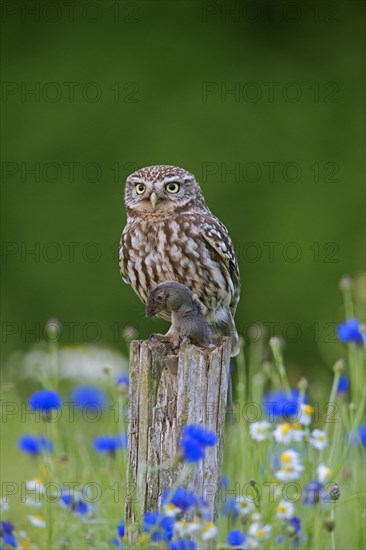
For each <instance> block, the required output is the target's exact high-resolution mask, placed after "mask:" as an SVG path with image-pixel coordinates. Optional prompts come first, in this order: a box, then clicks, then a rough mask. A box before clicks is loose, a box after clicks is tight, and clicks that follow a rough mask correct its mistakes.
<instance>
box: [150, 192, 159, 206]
mask: <svg viewBox="0 0 366 550" xmlns="http://www.w3.org/2000/svg"><path fill="white" fill-rule="evenodd" d="M150 202H151V204H152V207H153V208H155V206H156V203H157V202H158V196H157V194H156V193H155V191H153V192H152V193H151V195H150Z"/></svg>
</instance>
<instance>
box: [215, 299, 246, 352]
mask: <svg viewBox="0 0 366 550" xmlns="http://www.w3.org/2000/svg"><path fill="white" fill-rule="evenodd" d="M225 313H226V316H225V318H224V319H223V320H221V319H220V321H217V322H216V323H212V324H211V323H210V325H209V326H210V331H211V338H212V340H213V342H214V343H216V342H215V340H216V341H217V340H219V339H220V338H221V337H222V336H230V337H231V357H235V356H236V355H238V354H239V351H240V337H239V334H238V331H237V330H236V326H235V321H234V319H233V316H232V314H231V311H230V309H229V308H228V309H227V311H226V312H225ZM217 343H218V342H217Z"/></svg>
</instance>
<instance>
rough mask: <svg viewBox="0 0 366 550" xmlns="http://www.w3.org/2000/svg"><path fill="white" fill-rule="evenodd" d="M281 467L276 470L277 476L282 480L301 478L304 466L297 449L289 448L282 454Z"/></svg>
mask: <svg viewBox="0 0 366 550" xmlns="http://www.w3.org/2000/svg"><path fill="white" fill-rule="evenodd" d="M280 464H281V468H280V469H279V470H278V471H277V472H276V474H275V475H276V478H277V479H279V480H280V481H294V480H296V479H299V477H300V476H301V472H302V471H303V469H304V467H303V466H302V465H301V463H300V456H299V453H298V452H297V451H294V450H293V449H288V450H287V451H285V452H284V453H282V454H281V456H280Z"/></svg>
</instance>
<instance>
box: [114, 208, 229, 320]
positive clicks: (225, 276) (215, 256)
mask: <svg viewBox="0 0 366 550" xmlns="http://www.w3.org/2000/svg"><path fill="white" fill-rule="evenodd" d="M119 259H120V270H121V274H122V277H123V279H124V281H125V282H127V283H130V284H131V285H132V287H133V289H134V290H135V292H136V293H137V294H138V296H139V297H140V298H141V299H142V301H143V302H145V303H146V299H147V293H148V290H149V288H150V287H151V286H152V285H155V284H157V283H160V282H163V281H169V280H170V281H177V282H179V283H182V284H184V285H186V286H187V287H188V288H190V290H191V291H192V292H193V293H194V294H195V295H196V297H197V298H198V299H199V300H200V301H201V302H202V304H203V305H204V313H205V315H206V316H207V315H208V316H211V315H212V314H213V315H214V316H215V313H214V312H215V311H217V310H218V309H223V308H225V309H226V308H227V307H229V308H230V310H231V313H232V315H233V316H234V314H235V310H236V306H237V303H238V301H239V297H240V277H239V269H238V265H237V261H236V257H235V252H234V248H233V244H232V242H231V239H230V236H229V234H228V231H227V229H226V227H225V226H224V225H223V224H222V223H221V222H220V221H219V220H218V219H217V218H216V217H215V216H213V214H212V213H211V212H210V211H209V210H208V209H207V210H206V211H202V210H200V211H197V212H191V213H187V212H184V213H178V214H176V215H174V216H171V217H170V218H168V219H163V220H159V221H155V220H154V221H153V220H149V219H147V218H143V219H142V218H130V219H129V220H128V222H127V225H126V227H125V229H124V231H123V234H122V238H121V242H120V249H119Z"/></svg>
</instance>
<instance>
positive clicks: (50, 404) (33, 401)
mask: <svg viewBox="0 0 366 550" xmlns="http://www.w3.org/2000/svg"><path fill="white" fill-rule="evenodd" d="M29 405H30V406H31V409H33V410H34V411H43V412H45V413H48V412H50V411H52V410H56V409H60V408H61V407H62V400H61V397H60V396H59V394H58V393H57V392H55V391H53V390H39V391H36V392H35V393H34V394H33V395H31V396H30V398H29Z"/></svg>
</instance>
